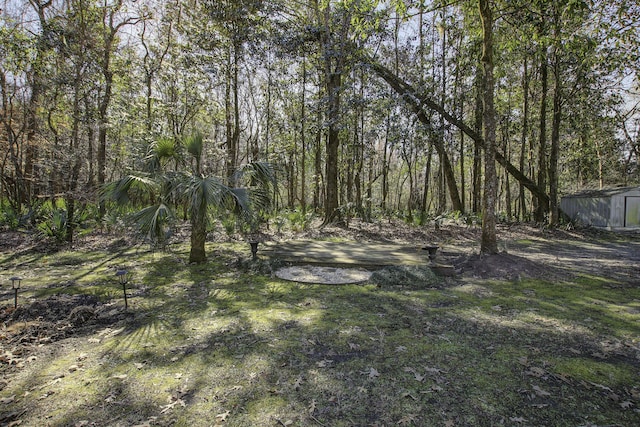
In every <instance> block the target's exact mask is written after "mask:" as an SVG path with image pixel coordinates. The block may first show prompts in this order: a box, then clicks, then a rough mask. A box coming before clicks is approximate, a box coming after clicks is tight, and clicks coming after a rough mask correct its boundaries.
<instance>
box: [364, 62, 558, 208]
mask: <svg viewBox="0 0 640 427" xmlns="http://www.w3.org/2000/svg"><path fill="white" fill-rule="evenodd" d="M363 60H364V61H366V62H367V64H368V65H369V66H370V67H371V68H372V69H373V70H374V71H375V72H376V73H377V74H378V75H379V76H380V77H381V78H382V79H383V80H385V81H386V82H387V83H388V84H389V85H390V86H391V87H392V88H393V89H394V90H395V91H396V92H397V93H398V94H399V95H400V96H402V98H403V99H404V101H405V102H406V103H407V104H409V106H410V107H411V109H412V110H413V111H414V113H416V116H417V117H418V120H420V121H421V122H422V123H424V124H425V125H427V126H430V124H431V121H430V120H429V118H428V116H427V115H426V114H425V112H424V110H425V109H429V110H433V111H435V112H437V113H438V114H441V115H442V116H443V117H444V118H445V120H446V121H447V122H448V123H451V124H452V125H454V126H456V127H457V128H458V129H460V130H461V131H463V132H464V133H465V134H466V135H467V136H468V137H470V138H471V139H472V140H473V141H474V142H476V143H477V144H478V145H479V146H480V147H483V148H486V143H485V141H484V139H483V137H482V136H481V135H480V134H479V133H478V132H476V131H475V130H473V129H471V127H469V126H468V125H467V124H466V123H464V122H463V121H462V120H461V119H459V118H457V117H454V116H453V115H452V114H451V113H449V112H448V111H447V110H445V109H444V107H443V106H442V105H439V104H438V103H437V102H435V101H434V100H433V99H431V98H429V97H428V96H427V95H425V94H424V93H418V92H417V91H416V89H415V88H413V87H412V86H411V85H409V84H408V83H406V82H405V81H403V80H402V79H401V78H400V77H398V76H397V75H395V74H393V72H391V71H390V70H389V69H387V68H386V67H384V66H382V65H381V64H379V63H377V62H376V61H374V60H373V59H371V58H363ZM495 160H496V161H497V162H498V163H500V164H501V165H502V166H503V167H504V168H505V169H506V170H507V172H509V173H510V174H511V176H513V177H514V178H515V179H517V180H518V182H520V183H521V184H522V185H524V186H525V188H527V189H528V190H529V191H530V192H531V194H533V195H534V197H536V198H537V199H539V200H542V201H543V202H544V203H547V204H548V203H549V196H548V195H547V194H546V193H545V192H544V189H541V188H538V186H537V185H536V183H535V182H533V181H532V180H531V179H529V178H528V177H527V176H526V175H525V174H524V173H522V171H520V170H519V169H518V168H517V167H516V166H514V165H513V164H511V162H509V160H508V159H507V158H506V157H505V156H504V155H502V154H501V153H500V152H499V151H496V152H495Z"/></svg>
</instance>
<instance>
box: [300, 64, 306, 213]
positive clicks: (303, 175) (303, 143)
mask: <svg viewBox="0 0 640 427" xmlns="http://www.w3.org/2000/svg"><path fill="white" fill-rule="evenodd" d="M306 89H307V60H306V57H305V56H303V57H302V95H301V99H300V104H301V105H300V141H301V142H300V144H301V146H302V149H301V150H300V153H301V158H300V208H301V210H302V214H303V215H304V214H305V213H306V212H307V135H306V127H305V123H306V122H307V118H306V102H307V99H306Z"/></svg>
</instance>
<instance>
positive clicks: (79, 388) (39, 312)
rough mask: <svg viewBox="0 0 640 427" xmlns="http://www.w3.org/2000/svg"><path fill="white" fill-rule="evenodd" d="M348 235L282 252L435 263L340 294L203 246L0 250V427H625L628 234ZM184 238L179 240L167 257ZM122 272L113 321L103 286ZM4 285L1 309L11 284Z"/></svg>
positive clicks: (19, 241)
mask: <svg viewBox="0 0 640 427" xmlns="http://www.w3.org/2000/svg"><path fill="white" fill-rule="evenodd" d="M498 236H499V241H500V249H501V252H500V253H499V254H496V255H491V256H481V255H480V254H479V238H480V230H479V229H474V228H468V227H464V226H458V225H456V224H453V223H451V224H446V225H443V226H441V227H440V228H439V229H438V230H436V229H434V228H424V227H423V228H414V227H408V226H405V225H402V224H398V223H389V222H379V223H376V224H367V223H359V222H356V223H352V224H350V227H349V228H340V227H325V228H323V229H321V228H319V227H310V228H309V229H308V230H307V231H298V232H293V231H283V232H278V233H276V232H273V233H267V234H265V235H264V236H262V238H263V239H264V240H269V241H272V242H279V241H288V240H301V239H307V240H309V239H310V240H331V241H338V242H339V241H349V242H353V241H357V242H361V243H362V244H363V245H364V244H366V243H367V242H372V243H376V244H381V243H384V244H399V245H408V246H419V245H424V244H427V243H428V244H432V243H436V244H438V245H439V246H440V248H441V250H440V253H439V255H438V256H439V262H443V263H446V264H450V265H452V266H453V268H454V270H455V272H456V275H455V276H454V277H442V276H438V275H435V274H433V273H432V272H431V271H430V269H429V268H428V267H426V266H425V267H421V266H405V267H401V266H397V267H387V268H383V269H380V270H378V271H375V272H374V273H373V275H372V276H371V278H370V279H369V280H367V281H366V282H364V283H362V284H355V285H339V286H337V285H329V286H327V285H309V284H301V283H296V282H290V281H283V280H280V279H278V278H277V277H275V275H274V272H275V270H276V269H277V268H280V267H282V266H283V263H282V262H281V261H279V260H274V259H266V257H264V255H261V257H262V258H261V259H260V260H259V261H251V259H250V258H251V255H250V253H249V250H248V245H246V243H244V242H243V241H242V240H241V239H232V238H229V237H228V236H226V235H223V234H217V233H212V236H211V241H210V242H209V244H208V250H209V254H210V260H209V262H207V263H206V264H202V265H188V264H186V262H185V260H186V259H187V253H188V248H187V246H186V244H185V243H182V242H180V240H184V241H188V239H186V238H184V237H185V236H184V235H180V234H178V235H176V236H175V239H176V243H175V244H173V245H170V246H169V248H168V250H167V251H164V252H154V251H150V250H148V249H147V248H146V247H144V246H143V245H139V244H137V243H136V242H135V241H133V240H131V239H128V238H123V237H122V236H115V235H107V234H92V235H87V236H84V237H82V238H81V239H80V240H79V241H78V242H77V243H76V244H75V246H74V247H73V248H62V249H60V250H56V251H54V250H50V249H47V247H46V246H44V245H43V244H42V242H39V241H37V240H36V239H34V238H31V237H29V236H28V235H25V234H21V233H16V232H3V233H0V266H1V268H2V279H1V280H2V282H3V284H2V287H1V288H0V299H1V301H3V302H4V304H5V305H4V306H1V307H0V321H2V322H3V326H2V330H0V425H7V426H9V425H10V426H13V425H27V426H32V425H33V426H43V425H50V426H67V425H69V426H91V425H95V426H106V425H109V426H131V425H139V426H155V425H158V426H165V425H166V426H168V425H178V426H181V425H190V426H201V425H202V426H212V425H219V426H223V425H227V426H308V425H318V426H391V425H404V426H411V425H420V426H431V425H433V426H474V425H480V426H484V425H486V426H489V425H517V426H529V425H531V426H534V425H535V426H538V425H554V426H561V425H566V426H592V427H594V426H604V425H608V426H634V425H639V424H640V385H639V384H638V377H639V376H640V235H639V234H638V233H627V234H617V233H611V232H604V231H597V230H592V229H588V230H548V229H540V228H536V227H531V226H527V225H514V226H505V225H501V226H500V227H499V234H498ZM183 238H184V239H183ZM118 268H126V269H128V270H129V271H131V272H132V273H133V276H132V278H131V282H130V284H129V289H128V295H129V300H128V304H129V308H128V309H127V310H125V309H124V306H123V301H122V289H121V288H120V287H119V286H118V285H117V284H116V283H115V281H114V279H115V277H114V273H115V271H116V269H118ZM14 275H17V276H21V277H22V278H23V282H22V288H21V290H20V294H19V300H18V308H17V309H14V308H13V297H14V293H13V291H12V290H11V289H10V281H9V277H11V276H14Z"/></svg>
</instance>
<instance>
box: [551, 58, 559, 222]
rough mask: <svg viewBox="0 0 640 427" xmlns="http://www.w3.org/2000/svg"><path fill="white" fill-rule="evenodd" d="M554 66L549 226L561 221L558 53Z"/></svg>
mask: <svg viewBox="0 0 640 427" xmlns="http://www.w3.org/2000/svg"><path fill="white" fill-rule="evenodd" d="M555 56H556V58H555V63H554V65H553V74H554V80H555V90H554V93H553V119H552V124H551V151H550V152H549V225H551V226H556V225H558V223H559V221H560V211H559V206H558V156H559V151H560V122H561V120H562V82H561V79H562V76H561V75H560V65H559V64H558V61H559V59H558V57H557V53H556V55H555Z"/></svg>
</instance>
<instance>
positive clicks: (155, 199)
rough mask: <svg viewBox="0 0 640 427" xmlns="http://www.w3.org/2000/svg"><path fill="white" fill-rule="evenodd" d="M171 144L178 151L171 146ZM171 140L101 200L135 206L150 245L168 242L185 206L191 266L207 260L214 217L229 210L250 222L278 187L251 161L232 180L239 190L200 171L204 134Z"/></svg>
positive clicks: (133, 218)
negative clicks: (208, 239) (210, 230)
mask: <svg viewBox="0 0 640 427" xmlns="http://www.w3.org/2000/svg"><path fill="white" fill-rule="evenodd" d="M171 141H173V144H175V145H176V146H175V147H171ZM171 141H170V140H168V139H167V138H163V139H161V140H159V143H157V144H155V145H153V146H152V147H151V150H150V152H149V154H148V155H147V157H146V162H145V165H146V166H147V167H146V168H145V169H146V170H143V171H139V172H136V173H131V174H129V175H127V176H125V177H122V178H120V179H119V180H117V181H114V182H111V183H109V184H107V185H105V187H104V188H103V193H102V197H103V199H104V200H111V201H114V202H116V203H118V204H120V205H123V204H124V205H130V206H134V207H136V208H137V210H136V212H135V213H134V214H133V215H131V216H130V220H131V221H132V223H133V224H134V225H135V226H136V227H137V228H138V230H139V231H141V232H142V233H143V234H144V235H145V236H146V237H147V238H148V239H149V240H150V241H152V242H154V243H156V244H160V245H164V244H165V243H166V240H167V235H168V232H169V230H170V227H171V224H172V223H173V222H174V221H175V220H176V213H175V212H176V208H177V207H178V206H182V205H185V204H186V206H187V209H188V216H189V222H190V225H191V238H190V253H189V262H192V263H201V262H205V261H206V259H207V256H206V252H205V242H206V237H207V227H208V225H209V224H210V223H211V219H212V218H214V217H215V214H216V213H220V212H222V211H227V212H232V213H233V214H235V215H237V216H238V217H240V218H242V219H244V220H246V221H252V218H254V217H255V215H256V214H255V212H259V211H260V210H261V209H263V208H264V207H265V206H268V205H269V203H270V200H271V195H272V194H274V191H275V187H276V180H275V173H274V172H273V169H272V168H271V167H270V166H269V165H268V164H266V163H261V162H254V163H250V164H247V165H245V166H243V167H241V168H240V169H239V170H238V172H237V174H235V175H234V176H233V177H232V182H234V183H238V184H241V186H238V187H232V186H230V185H229V184H228V183H227V182H226V180H225V179H223V178H221V177H217V176H207V175H205V174H204V173H203V172H202V170H201V157H202V152H203V145H204V144H203V138H202V135H201V134H199V133H196V134H194V135H192V136H190V137H188V138H186V139H185V140H184V141H182V142H181V143H179V142H177V141H175V140H171ZM169 165H173V166H174V168H173V170H171V171H169V170H167V168H168V166H169Z"/></svg>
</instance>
